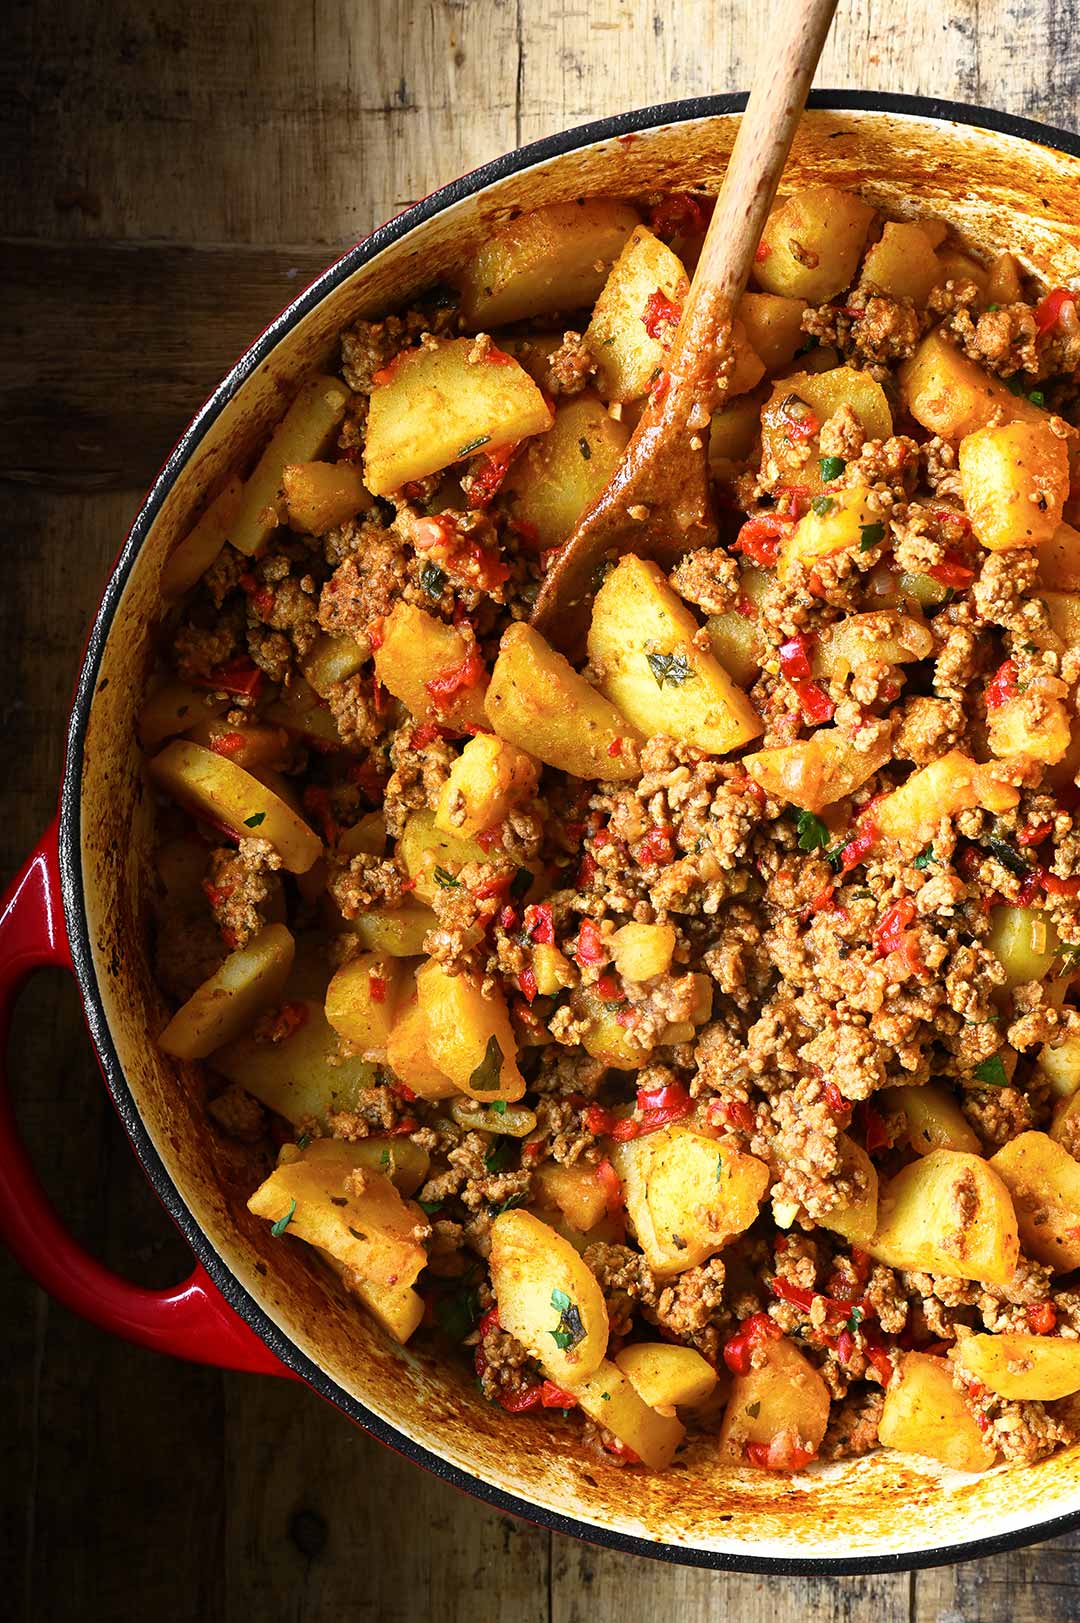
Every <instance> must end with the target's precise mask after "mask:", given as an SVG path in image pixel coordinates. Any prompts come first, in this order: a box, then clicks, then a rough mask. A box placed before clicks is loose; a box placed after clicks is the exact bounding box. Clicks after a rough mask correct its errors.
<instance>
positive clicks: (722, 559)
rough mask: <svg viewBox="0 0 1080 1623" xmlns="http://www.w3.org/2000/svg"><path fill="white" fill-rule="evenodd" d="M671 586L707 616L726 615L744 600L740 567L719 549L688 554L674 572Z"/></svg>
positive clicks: (706, 548)
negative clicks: (742, 598)
mask: <svg viewBox="0 0 1080 1623" xmlns="http://www.w3.org/2000/svg"><path fill="white" fill-rule="evenodd" d="M671 584H672V586H674V588H675V590H676V591H677V592H678V594H679V596H680V597H683V598H685V599H686V601H687V602H688V603H695V604H696V605H697V607H698V608H699V609H701V611H702V613H703V614H726V613H727V611H728V610H729V609H733V608H734V607H735V606H736V604H737V603H738V602H739V601H740V599H741V597H742V587H741V585H740V576H739V566H738V564H737V563H736V562H735V559H734V558H731V557H729V556H728V554H727V553H726V552H723V551H721V550H720V549H719V548H718V547H701V548H699V549H698V551H697V552H688V553H687V554H686V556H685V557H684V558H682V559H681V560H680V562H679V563H678V565H677V566H676V568H675V569H674V571H673V572H672V575H671Z"/></svg>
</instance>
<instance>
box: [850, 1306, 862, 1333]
mask: <svg viewBox="0 0 1080 1623" xmlns="http://www.w3.org/2000/svg"><path fill="white" fill-rule="evenodd" d="M865 1316H866V1313H865V1309H863V1308H861V1307H859V1306H857V1305H856V1306H855V1307H853V1308H852V1310H851V1317H850V1318H849V1319H848V1321H847V1328H848V1329H849V1330H850V1331H851V1333H852V1335H854V1334H855V1332H856V1330H857V1329H858V1328H859V1326H860V1324H861V1323H862V1322H863V1319H864V1318H865Z"/></svg>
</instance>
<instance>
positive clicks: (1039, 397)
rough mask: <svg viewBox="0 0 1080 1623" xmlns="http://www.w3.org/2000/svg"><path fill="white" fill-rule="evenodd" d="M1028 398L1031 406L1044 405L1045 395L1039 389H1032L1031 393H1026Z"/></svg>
mask: <svg viewBox="0 0 1080 1623" xmlns="http://www.w3.org/2000/svg"><path fill="white" fill-rule="evenodd" d="M1028 399H1029V400H1030V401H1031V404H1032V405H1033V406H1045V405H1046V396H1045V395H1044V394H1043V392H1042V390H1041V389H1032V391H1031V393H1030V394H1029V395H1028Z"/></svg>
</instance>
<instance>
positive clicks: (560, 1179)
mask: <svg viewBox="0 0 1080 1623" xmlns="http://www.w3.org/2000/svg"><path fill="white" fill-rule="evenodd" d="M533 1185H534V1188H535V1189H536V1191H537V1195H538V1198H539V1200H540V1203H541V1205H544V1206H557V1207H558V1209H559V1210H560V1211H561V1212H562V1214H563V1216H564V1217H565V1218H566V1219H567V1220H568V1221H569V1222H571V1223H572V1224H573V1225H574V1227H575V1228H576V1229H580V1230H581V1232H582V1233H583V1234H587V1233H588V1232H589V1230H590V1229H593V1228H595V1227H596V1225H597V1223H599V1222H601V1221H602V1219H603V1218H604V1217H605V1216H606V1215H607V1193H606V1191H605V1189H604V1186H603V1184H602V1183H601V1182H600V1179H599V1178H598V1177H597V1175H596V1168H595V1167H591V1166H588V1165H586V1164H585V1163H583V1162H581V1161H577V1162H575V1163H574V1165H573V1166H569V1167H567V1166H560V1164H559V1162H558V1161H545V1162H543V1164H542V1165H541V1166H538V1167H537V1169H536V1171H535V1173H534V1174H533Z"/></svg>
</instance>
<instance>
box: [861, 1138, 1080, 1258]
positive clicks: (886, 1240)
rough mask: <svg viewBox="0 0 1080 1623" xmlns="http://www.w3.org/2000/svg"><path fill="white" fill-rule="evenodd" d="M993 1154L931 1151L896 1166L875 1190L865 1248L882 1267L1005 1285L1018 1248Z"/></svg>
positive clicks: (1013, 1215)
mask: <svg viewBox="0 0 1080 1623" xmlns="http://www.w3.org/2000/svg"><path fill="white" fill-rule="evenodd" d="M1047 1142H1049V1140H1048V1141H1047ZM1062 1154H1064V1151H1062ZM995 1161H996V1157H995ZM995 1161H991V1162H986V1161H984V1160H983V1159H982V1158H981V1156H978V1155H967V1154H965V1153H964V1152H963V1151H960V1150H931V1151H930V1153H929V1155H924V1156H923V1157H922V1159H921V1160H919V1161H913V1162H912V1164H911V1165H910V1166H906V1167H904V1168H903V1170H902V1171H900V1172H898V1173H897V1174H896V1177H895V1178H893V1179H892V1180H891V1181H890V1182H889V1183H887V1184H886V1185H885V1186H884V1188H883V1189H882V1190H881V1192H880V1195H879V1199H878V1228H877V1233H876V1234H875V1235H874V1236H873V1238H872V1240H870V1241H869V1242H868V1244H867V1245H866V1250H867V1251H869V1253H870V1255H871V1256H872V1257H876V1258H877V1259H878V1261H879V1262H885V1263H888V1265H889V1267H890V1268H921V1269H925V1270H926V1271H927V1272H928V1273H934V1274H948V1275H950V1276H952V1277H953V1278H955V1279H982V1280H988V1281H989V1282H990V1283H991V1284H994V1285H1007V1284H1008V1283H1009V1281H1010V1280H1011V1279H1012V1277H1013V1273H1014V1272H1015V1270H1016V1260H1017V1257H1018V1255H1019V1238H1018V1235H1017V1214H1016V1212H1014V1210H1013V1202H1012V1200H1011V1198H1010V1195H1009V1190H1008V1188H1007V1180H1005V1179H1004V1178H1003V1177H1002V1176H1001V1175H999V1173H998V1171H997V1170H996V1168H995ZM1077 1176H1078V1178H1080V1167H1078V1168H1077Z"/></svg>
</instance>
